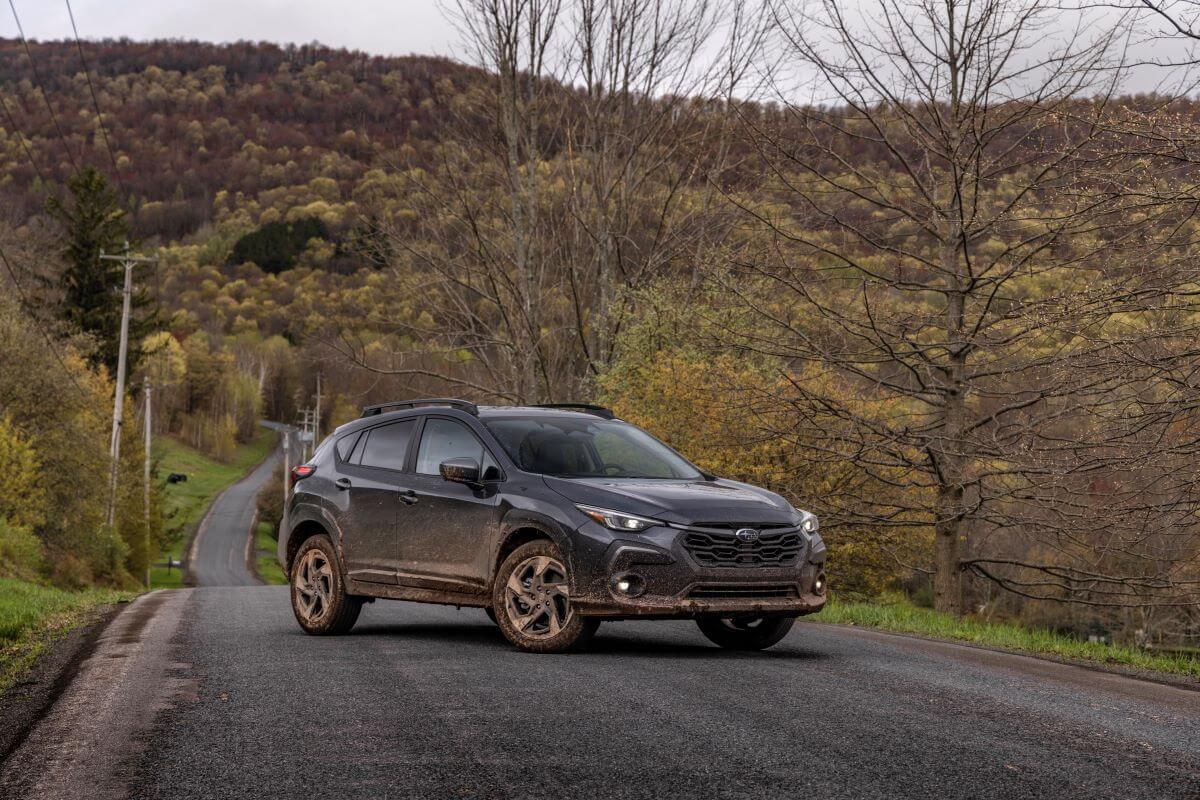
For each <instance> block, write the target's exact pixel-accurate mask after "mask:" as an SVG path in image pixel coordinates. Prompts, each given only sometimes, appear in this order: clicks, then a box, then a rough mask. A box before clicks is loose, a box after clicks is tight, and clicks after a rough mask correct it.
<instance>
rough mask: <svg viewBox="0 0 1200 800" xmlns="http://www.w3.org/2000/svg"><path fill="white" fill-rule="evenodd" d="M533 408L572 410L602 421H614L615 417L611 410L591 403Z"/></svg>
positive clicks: (538, 405) (544, 405)
mask: <svg viewBox="0 0 1200 800" xmlns="http://www.w3.org/2000/svg"><path fill="white" fill-rule="evenodd" d="M533 407H534V408H561V409H563V410H566V411H570V410H572V409H574V410H576V411H584V412H587V413H588V414H595V415H596V416H597V417H603V418H604V419H616V417H617V415H616V414H614V413H613V412H612V410H611V409H607V408H605V407H604V406H595V405H592V404H591V403H536V404H534V406H533Z"/></svg>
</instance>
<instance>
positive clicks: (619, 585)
mask: <svg viewBox="0 0 1200 800" xmlns="http://www.w3.org/2000/svg"><path fill="white" fill-rule="evenodd" d="M612 586H613V589H615V590H616V591H617V593H618V594H623V595H625V596H626V597H637V596H638V595H640V594H641V593H642V592H644V591H646V582H645V581H644V580H642V576H641V575H638V574H636V573H633V572H627V573H625V574H624V575H617V576H615V577H614V578H613V581H612Z"/></svg>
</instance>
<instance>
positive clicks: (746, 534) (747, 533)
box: [733, 528, 758, 542]
mask: <svg viewBox="0 0 1200 800" xmlns="http://www.w3.org/2000/svg"><path fill="white" fill-rule="evenodd" d="M733 535H734V536H736V537H737V538H738V539H739V540H740V541H743V542H757V541H758V531H756V530H754V528H738V529H737V530H736V531H734V534H733Z"/></svg>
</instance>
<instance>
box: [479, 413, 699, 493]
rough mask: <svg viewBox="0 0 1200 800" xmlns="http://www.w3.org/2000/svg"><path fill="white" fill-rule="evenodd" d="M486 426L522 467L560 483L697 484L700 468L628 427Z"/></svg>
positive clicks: (518, 420)
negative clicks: (685, 481)
mask: <svg viewBox="0 0 1200 800" xmlns="http://www.w3.org/2000/svg"><path fill="white" fill-rule="evenodd" d="M484 425H486V426H487V429H488V430H489V431H491V432H492V435H493V436H495V437H496V439H497V440H498V441H499V442H500V446H501V447H503V448H504V450H505V452H506V453H508V455H509V458H511V459H512V460H513V461H514V462H515V463H516V465H517V466H518V467H520V468H521V469H523V470H525V471H526V472H537V473H541V474H542V475H553V476H555V477H557V478H662V479H676V480H678V479H693V478H699V477H700V473H699V472H697V471H696V468H695V467H693V466H692V465H691V464H689V463H688V462H687V461H685V460H684V459H682V458H680V457H679V456H678V455H676V454H675V453H674V452H672V451H671V449H670V448H668V447H667V446H666V445H664V444H662V443H661V442H659V441H658V440H657V439H655V438H654V437H653V436H651V435H650V434H648V433H646V432H645V431H643V430H641V429H640V428H636V427H634V426H633V425H630V424H629V423H627V422H618V421H616V420H605V419H587V418H580V419H576V418H574V417H565V416H564V417H549V416H547V417H499V418H494V419H488V420H485V421H484Z"/></svg>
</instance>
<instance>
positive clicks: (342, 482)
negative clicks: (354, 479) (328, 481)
mask: <svg viewBox="0 0 1200 800" xmlns="http://www.w3.org/2000/svg"><path fill="white" fill-rule="evenodd" d="M333 485H334V486H336V487H337V488H339V489H349V488H350V479H349V478H338V479H337V480H336V481H334V482H333Z"/></svg>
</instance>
